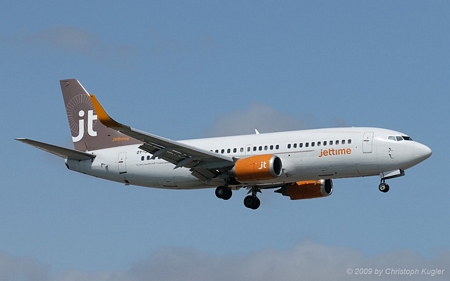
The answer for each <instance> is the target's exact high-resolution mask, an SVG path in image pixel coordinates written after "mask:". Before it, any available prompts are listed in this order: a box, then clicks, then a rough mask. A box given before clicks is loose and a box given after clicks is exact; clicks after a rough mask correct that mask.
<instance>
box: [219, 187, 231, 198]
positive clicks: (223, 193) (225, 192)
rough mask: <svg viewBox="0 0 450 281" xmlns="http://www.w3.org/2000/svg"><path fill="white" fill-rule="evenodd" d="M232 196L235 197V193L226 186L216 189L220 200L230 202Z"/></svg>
mask: <svg viewBox="0 0 450 281" xmlns="http://www.w3.org/2000/svg"><path fill="white" fill-rule="evenodd" d="M231 195H233V192H232V191H231V189H229V188H228V187H226V186H218V187H217V188H216V196H217V197H218V198H220V199H223V200H228V199H230V198H231Z"/></svg>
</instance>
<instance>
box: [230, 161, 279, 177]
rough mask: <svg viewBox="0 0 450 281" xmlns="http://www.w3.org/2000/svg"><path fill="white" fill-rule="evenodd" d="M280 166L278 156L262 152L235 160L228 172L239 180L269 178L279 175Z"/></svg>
mask: <svg viewBox="0 0 450 281" xmlns="http://www.w3.org/2000/svg"><path fill="white" fill-rule="evenodd" d="M282 168H283V165H282V163H281V159H280V158H279V157H278V156H276V155H273V154H263V155H255V156H250V157H246V158H241V159H239V160H237V161H236V163H235V164H234V167H233V169H231V171H230V174H231V176H233V177H235V178H236V179H237V180H238V181H240V182H247V181H261V180H270V179H274V178H276V177H279V176H281V173H282Z"/></svg>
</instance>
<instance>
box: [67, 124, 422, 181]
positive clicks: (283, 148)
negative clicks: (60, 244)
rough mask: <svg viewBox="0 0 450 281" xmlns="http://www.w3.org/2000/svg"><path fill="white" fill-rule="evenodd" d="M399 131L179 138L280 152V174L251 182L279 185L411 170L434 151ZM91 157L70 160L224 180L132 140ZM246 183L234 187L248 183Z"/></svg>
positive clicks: (154, 175) (123, 174)
mask: <svg viewBox="0 0 450 281" xmlns="http://www.w3.org/2000/svg"><path fill="white" fill-rule="evenodd" d="M399 136H400V137H401V136H406V135H405V134H402V133H400V132H396V131H392V130H387V129H380V128H330V129H314V130H301V131H290V132H276V133H267V134H254V135H242V136H230V137H217V138H204V139H193V140H184V141H179V142H180V143H184V144H188V145H190V146H194V147H198V148H201V149H204V150H208V151H212V152H215V153H218V154H224V155H229V156H231V157H233V158H236V159H238V158H244V157H249V156H252V155H258V154H274V155H277V156H278V157H279V158H280V159H281V161H282V165H283V172H282V174H281V176H280V177H277V178H274V179H272V180H266V181H261V182H251V183H249V184H252V185H253V184H258V185H274V184H280V185H281V184H283V183H292V182H297V181H302V180H316V179H333V178H348V177H361V176H373V175H379V174H380V173H384V172H388V171H392V170H398V169H400V170H406V169H408V168H410V167H412V166H414V165H416V164H418V163H420V162H421V161H423V160H424V159H426V158H427V157H429V155H430V154H431V150H430V149H429V148H428V147H427V146H425V145H423V144H420V143H418V142H415V141H412V140H409V138H407V137H406V138H405V139H398V138H397V139H396V137H399ZM92 153H94V154H95V155H96V157H95V158H94V159H92V160H85V161H77V160H66V163H67V166H68V167H69V169H71V170H74V171H78V172H82V173H85V174H88V175H92V176H95V177H99V178H104V179H108V180H112V181H117V182H122V183H126V184H132V185H139V186H146V187H156V188H169V189H195V188H208V187H216V186H219V185H222V184H223V183H224V180H223V179H222V178H216V179H213V180H211V181H210V182H208V183H205V182H202V181H200V180H199V179H198V178H196V177H194V176H193V175H192V174H191V172H190V171H189V169H187V168H177V169H174V167H175V166H174V165H173V164H172V163H169V162H166V161H164V160H161V159H158V158H157V159H151V157H152V154H150V153H148V152H146V151H143V150H141V149H139V145H128V146H121V147H115V148H107V149H101V150H95V151H92ZM246 185H247V183H245V182H241V184H240V185H236V186H234V187H241V186H246Z"/></svg>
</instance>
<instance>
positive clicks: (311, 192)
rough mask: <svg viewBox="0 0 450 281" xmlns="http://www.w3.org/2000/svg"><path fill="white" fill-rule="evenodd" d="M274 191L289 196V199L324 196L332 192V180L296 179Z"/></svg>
mask: <svg viewBox="0 0 450 281" xmlns="http://www.w3.org/2000/svg"><path fill="white" fill-rule="evenodd" d="M275 192H278V193H281V194H283V195H284V196H289V197H291V200H299V199H312V198H320V197H326V196H330V195H331V193H333V182H332V181H331V180H330V179H328V180H317V181H316V180H309V181H298V182H295V183H292V184H288V185H285V186H283V187H282V188H281V189H279V190H277V191H275Z"/></svg>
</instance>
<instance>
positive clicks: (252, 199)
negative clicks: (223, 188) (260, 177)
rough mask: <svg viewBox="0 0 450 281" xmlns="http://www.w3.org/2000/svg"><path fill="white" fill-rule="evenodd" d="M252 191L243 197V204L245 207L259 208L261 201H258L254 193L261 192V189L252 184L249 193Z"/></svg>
mask: <svg viewBox="0 0 450 281" xmlns="http://www.w3.org/2000/svg"><path fill="white" fill-rule="evenodd" d="M250 192H251V193H252V194H251V195H248V196H247V197H245V198H244V205H245V207H247V208H250V209H253V210H256V209H258V208H259V205H261V201H259V198H258V197H256V193H257V192H261V190H260V189H259V188H257V187H256V186H253V187H252V188H251V189H250V191H249V193H250Z"/></svg>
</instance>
